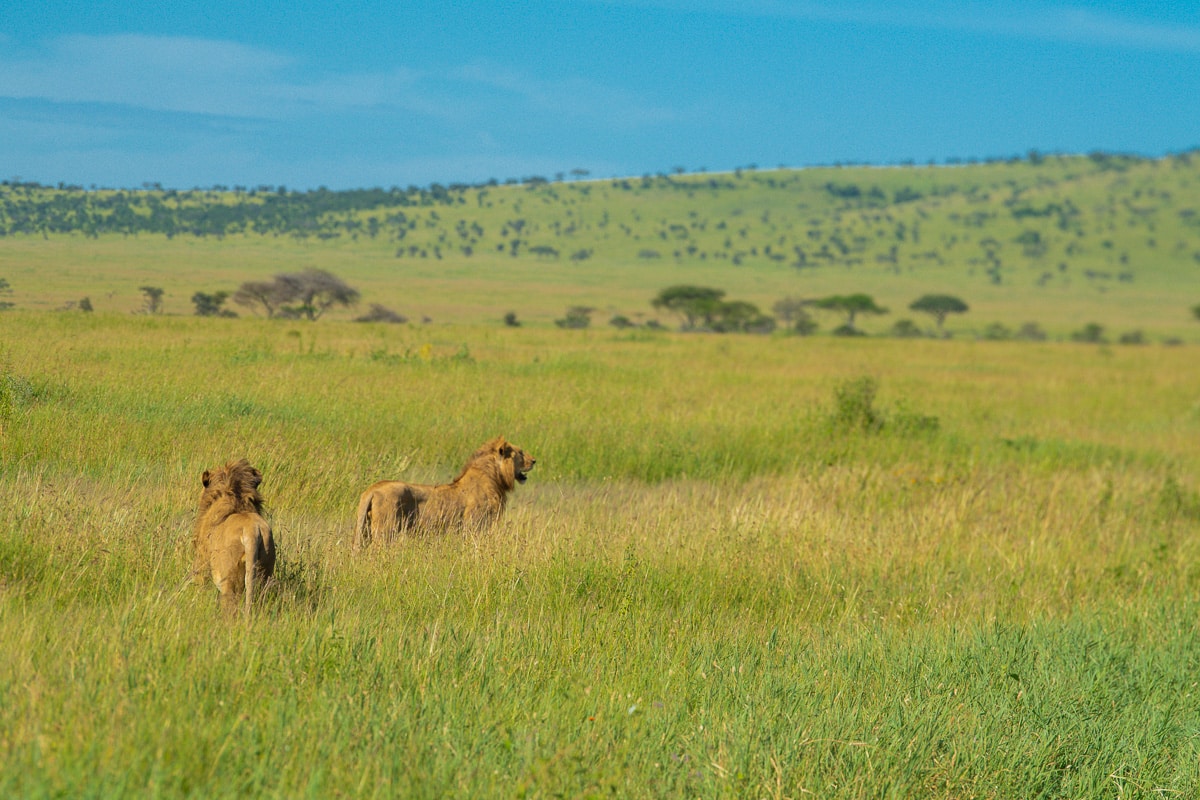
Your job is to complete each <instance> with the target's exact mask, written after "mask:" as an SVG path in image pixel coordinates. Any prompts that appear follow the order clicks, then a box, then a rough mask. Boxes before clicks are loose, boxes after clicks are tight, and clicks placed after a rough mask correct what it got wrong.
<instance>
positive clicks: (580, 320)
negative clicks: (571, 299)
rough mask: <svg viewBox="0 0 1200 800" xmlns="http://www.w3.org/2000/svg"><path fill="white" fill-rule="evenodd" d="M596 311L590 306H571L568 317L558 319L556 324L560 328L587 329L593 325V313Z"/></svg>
mask: <svg viewBox="0 0 1200 800" xmlns="http://www.w3.org/2000/svg"><path fill="white" fill-rule="evenodd" d="M595 310H596V309H594V308H590V307H589V306H570V307H569V308H568V309H567V313H566V316H564V317H563V318H562V319H556V320H555V321H554V324H555V325H557V326H558V327H560V328H574V329H580V328H586V327H588V326H590V325H591V324H592V312H593V311H595Z"/></svg>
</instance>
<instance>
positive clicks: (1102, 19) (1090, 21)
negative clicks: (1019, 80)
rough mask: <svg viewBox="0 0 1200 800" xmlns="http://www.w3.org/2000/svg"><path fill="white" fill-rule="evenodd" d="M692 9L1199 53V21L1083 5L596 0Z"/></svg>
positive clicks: (642, 5)
mask: <svg viewBox="0 0 1200 800" xmlns="http://www.w3.org/2000/svg"><path fill="white" fill-rule="evenodd" d="M593 2H597V3H600V4H602V5H618V6H627V7H635V8H659V9H669V10H674V11H679V12H687V13H710V14H722V15H729V16H752V17H767V18H772V19H795V20H811V21H818V22H832V23H845V24H853V25H871V26H886V27H897V28H915V29H922V30H945V31H964V32H971V33H981V34H991V35H998V36H1004V37H1010V38H1020V39H1032V40H1044V41H1058V42H1070V43H1075V44H1086V45H1098V46H1105V47H1117V48H1126V49H1136V50H1160V51H1176V52H1184V53H1200V27H1197V26H1195V25H1187V24H1168V23H1161V22H1150V21H1146V20H1144V19H1139V18H1137V17H1134V16H1125V15H1119V14H1113V13H1110V12H1103V11H1095V10H1093V9H1090V8H1086V7H1083V6H1078V5H1049V4H1048V5H1041V6H1036V5H1029V4H1023V5H1020V6H1018V5H1015V4H1001V3H997V4H995V5H987V6H984V5H981V4H979V3H945V2H941V3H913V4H904V3H894V2H891V3H880V2H851V3H843V2H836V3H835V2H814V1H813V0H593Z"/></svg>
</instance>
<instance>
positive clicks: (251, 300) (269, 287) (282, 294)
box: [233, 280, 291, 319]
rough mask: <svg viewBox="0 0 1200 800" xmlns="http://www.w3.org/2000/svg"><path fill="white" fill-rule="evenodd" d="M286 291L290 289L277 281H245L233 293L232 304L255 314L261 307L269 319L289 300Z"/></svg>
mask: <svg viewBox="0 0 1200 800" xmlns="http://www.w3.org/2000/svg"><path fill="white" fill-rule="evenodd" d="M288 291H290V287H288V286H287V285H285V284H281V283H280V282H279V281H278V280H273V281H246V282H245V283H243V284H242V285H241V286H239V287H238V290H237V291H236V292H234V293H233V302H235V303H237V304H238V305H239V306H246V307H247V308H249V309H250V310H251V311H253V312H254V313H255V314H257V313H258V307H259V306H262V309H263V312H264V313H265V314H266V315H267V319H270V318H271V317H274V316H275V313H276V312H277V311H279V309H280V308H282V307H283V304H284V303H287V302H288V301H289V300H291V298H290V297H288V296H287V292H288Z"/></svg>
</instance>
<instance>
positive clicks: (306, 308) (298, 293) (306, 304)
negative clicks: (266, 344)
mask: <svg viewBox="0 0 1200 800" xmlns="http://www.w3.org/2000/svg"><path fill="white" fill-rule="evenodd" d="M360 296H361V295H360V294H359V292H358V290H357V289H355V288H353V287H351V286H350V285H348V284H347V283H346V282H345V281H343V280H342V279H341V278H339V277H337V276H336V275H334V274H332V273H329V272H326V271H325V270H323V269H316V268H313V267H310V268H309V269H306V270H304V271H303V272H285V273H280V274H279V275H276V276H275V277H274V279H272V280H270V281H247V282H246V283H243V284H242V285H241V287H240V288H239V289H238V290H237V291H236V292H234V294H233V301H234V302H235V303H238V304H239V305H244V306H247V307H249V308H252V309H257V307H258V306H261V307H262V308H263V310H264V311H265V312H266V315H267V317H274V316H277V315H279V316H288V317H299V318H303V319H307V320H309V321H310V322H315V321H316V320H318V319H320V318H321V315H322V314H324V313H325V312H326V311H328V310H329V309H330V308H332V307H333V306H335V305H341V306H346V307H349V306H352V305H354V304H355V303H357V302H358V299H359V297H360ZM289 304H294V305H289ZM256 313H257V312H256Z"/></svg>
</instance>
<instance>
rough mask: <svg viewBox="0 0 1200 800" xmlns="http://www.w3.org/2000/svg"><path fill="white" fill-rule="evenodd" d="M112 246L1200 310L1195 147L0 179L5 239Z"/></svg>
mask: <svg viewBox="0 0 1200 800" xmlns="http://www.w3.org/2000/svg"><path fill="white" fill-rule="evenodd" d="M113 236H119V237H127V238H134V237H136V238H142V239H144V238H146V237H161V238H163V239H188V238H196V239H207V240H222V241H225V240H230V239H237V240H238V241H242V240H247V241H252V240H254V239H255V238H258V237H265V238H269V239H287V240H289V241H292V242H296V243H301V242H312V243H317V242H328V243H338V244H340V245H342V246H343V247H344V248H345V247H349V248H350V249H354V248H355V247H361V248H367V249H369V250H371V251H372V252H375V253H377V254H378V253H380V252H385V251H386V255H387V257H389V258H394V259H395V260H396V262H397V263H396V267H397V269H400V270H404V269H406V268H405V267H404V266H403V265H404V264H408V265H409V267H408V268H412V269H422V267H421V266H420V265H421V264H422V263H423V264H437V263H441V264H454V265H456V267H455V268H456V270H457V271H458V273H459V274H462V270H468V271H469V270H470V268H471V267H470V265H471V264H472V263H476V264H477V265H478V266H479V267H480V268H484V269H485V270H490V269H494V268H495V266H496V265H497V264H505V263H507V264H517V263H521V264H530V265H541V267H540V268H541V269H542V270H543V271H544V272H545V273H546V274H548V275H549V274H552V275H558V276H560V279H561V278H562V276H563V275H567V276H569V275H570V274H571V273H570V272H569V270H576V272H577V273H578V272H580V271H584V272H586V271H587V270H588V269H590V268H591V267H593V266H599V265H606V268H608V269H611V268H613V267H614V265H618V266H620V267H622V268H625V269H633V270H642V271H649V272H650V273H655V272H656V271H657V272H664V273H665V272H669V273H670V274H669V275H668V274H664V275H663V280H668V279H670V278H672V277H673V278H678V277H680V276H681V275H683V276H685V277H686V275H687V270H688V269H691V268H695V269H696V270H697V275H698V276H699V277H702V278H703V279H705V280H708V281H710V282H711V280H712V278H713V276H714V275H721V274H729V275H730V276H732V279H733V282H734V283H738V282H739V281H740V277H739V276H741V277H744V276H746V275H749V274H762V275H771V276H774V277H772V278H771V279H770V280H769V281H768V283H771V285H772V286H774V285H778V284H780V282H782V281H785V280H786V279H785V278H784V277H782V276H784V275H788V274H790V275H792V276H794V277H795V276H800V277H804V278H806V279H807V280H808V283H804V282H799V283H797V284H796V292H795V293H800V294H803V293H805V292H806V291H808V289H809V285H810V284H811V288H812V289H815V290H825V289H827V288H829V287H841V286H843V285H844V286H845V287H846V288H847V289H850V288H853V289H855V290H859V291H871V290H872V289H873V287H883V288H882V289H881V291H884V292H885V293H886V291H887V287H897V286H905V285H908V284H910V283H911V285H912V286H913V287H914V288H913V290H912V291H918V290H927V291H933V290H949V291H954V292H957V293H961V294H963V295H964V296H965V297H967V299H971V297H970V295H979V296H982V297H999V296H1000V295H997V294H996V292H997V291H1004V292H1008V293H1010V294H1011V293H1012V292H1014V291H1015V292H1018V293H1019V294H1020V295H1021V296H1023V297H1026V298H1029V297H1036V296H1037V295H1038V294H1039V293H1043V294H1044V302H1043V305H1044V306H1045V307H1052V306H1053V305H1054V304H1055V303H1057V302H1058V300H1055V299H1054V298H1060V299H1062V302H1067V300H1069V299H1070V298H1071V297H1088V296H1093V297H1094V296H1096V295H1105V294H1108V293H1113V294H1114V295H1116V296H1120V295H1121V294H1122V293H1123V292H1125V293H1127V294H1128V295H1129V297H1130V302H1131V303H1133V304H1134V305H1135V306H1137V305H1138V304H1139V303H1140V304H1142V305H1143V306H1144V307H1145V308H1152V307H1153V305H1154V304H1155V303H1157V302H1160V299H1161V298H1162V297H1163V296H1166V295H1170V294H1172V293H1173V294H1174V295H1175V296H1177V297H1178V303H1179V304H1181V305H1182V306H1184V307H1186V306H1187V305H1190V304H1194V303H1195V302H1200V154H1197V153H1184V154H1180V155H1175V156H1170V157H1165V158H1161V159H1146V158H1137V157H1130V156H1119V155H1110V154H1103V153H1096V154H1092V155H1089V156H1057V155H1048V156H1038V155H1036V154H1032V155H1031V156H1030V157H1029V158H1025V159H1013V160H1009V161H992V162H987V163H963V164H955V165H943V166H915V165H914V166H900V167H865V166H848V167H828V168H807V169H797V170H789V169H778V170H764V171H759V170H742V171H738V172H735V173H720V174H673V175H665V174H659V175H647V176H643V177H641V178H619V179H604V180H567V181H560V180H545V179H541V178H531V179H527V180H524V181H521V182H510V183H507V184H497V183H494V182H493V183H490V184H486V185H474V186H467V185H451V186H440V185H437V184H435V185H433V186H429V187H422V188H418V187H409V188H407V189H399V188H393V189H387V190H384V189H366V190H354V191H330V190H326V189H319V190H315V191H305V192H297V191H289V190H287V189H284V188H281V187H259V188H257V189H245V188H232V189H228V188H223V187H217V188H213V189H207V190H191V191H171V190H163V189H158V188H149V189H144V190H132V191H130V190H125V191H118V190H83V189H81V188H78V187H67V186H60V187H47V186H41V185H36V184H27V183H18V182H5V183H3V184H0V243H2V242H4V241H5V240H10V241H11V240H22V239H28V238H29V237H39V238H54V239H58V238H69V239H76V238H84V239H89V238H90V239H101V238H111V237H113ZM0 247H2V245H0ZM0 252H3V251H2V249H0ZM668 265H669V266H670V267H671V268H672V269H671V270H665V269H664V268H665V267H667V266H668ZM2 268H3V262H2V261H0V269H2ZM536 269H537V268H534V271H535V272H536ZM248 277H249V276H248ZM749 285H750V288H749V289H748V291H751V292H752V293H753V291H754V282H753V281H751V282H750V284H749ZM762 291H766V288H765V286H764V288H763V290H762ZM893 291H899V290H898V289H894V288H893ZM1056 293H1057V294H1056ZM910 294H911V292H910ZM1156 298H1158V299H1156ZM758 299H759V300H760V301H761V300H763V299H764V298H763V297H762V296H761V295H760V296H759V297H758ZM885 299H886V298H885ZM1106 299H1107V300H1111V301H1114V304H1115V303H1116V302H1117V297H1113V298H1106ZM1035 305H1036V304H1035ZM1080 313H1083V312H1080ZM1139 313H1140V312H1139ZM1173 313H1176V312H1173ZM1177 316H1178V314H1177ZM1134 321H1136V320H1134Z"/></svg>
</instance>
